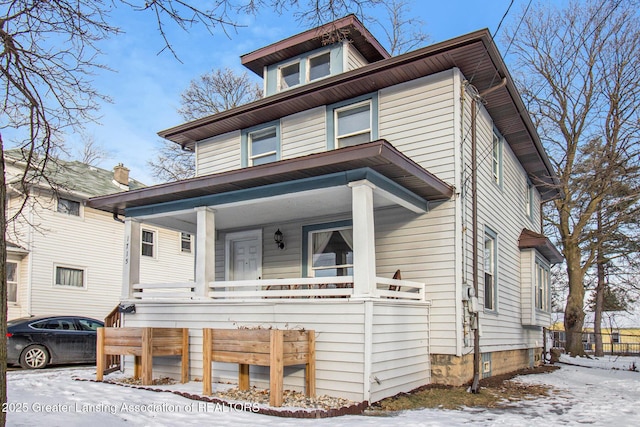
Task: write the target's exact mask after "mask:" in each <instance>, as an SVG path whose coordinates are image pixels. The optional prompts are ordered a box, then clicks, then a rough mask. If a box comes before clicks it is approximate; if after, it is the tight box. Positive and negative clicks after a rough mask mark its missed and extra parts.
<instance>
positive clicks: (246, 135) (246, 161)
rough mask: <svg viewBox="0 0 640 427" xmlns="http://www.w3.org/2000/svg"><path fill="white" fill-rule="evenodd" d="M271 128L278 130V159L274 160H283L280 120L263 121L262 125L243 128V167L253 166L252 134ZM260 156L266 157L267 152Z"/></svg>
mask: <svg viewBox="0 0 640 427" xmlns="http://www.w3.org/2000/svg"><path fill="white" fill-rule="evenodd" d="M269 128H275V131H276V151H275V155H276V159H275V160H274V162H277V161H279V160H281V153H282V141H281V138H280V120H274V121H272V122H268V123H263V124H261V125H258V126H253V127H250V128H246V129H243V130H242V132H241V134H240V165H241V167H243V168H246V167H251V166H253V164H252V161H251V160H252V158H251V147H250V145H251V138H250V136H251V134H254V133H258V132H261V131H266V130H268V129H269ZM271 154H273V152H270V154H269V155H271ZM260 157H266V154H263V155H261V156H260ZM270 163H273V162H270Z"/></svg>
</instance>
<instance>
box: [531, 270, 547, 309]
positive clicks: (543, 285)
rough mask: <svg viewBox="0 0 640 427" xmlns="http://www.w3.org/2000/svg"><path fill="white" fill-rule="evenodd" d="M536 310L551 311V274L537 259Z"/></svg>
mask: <svg viewBox="0 0 640 427" xmlns="http://www.w3.org/2000/svg"><path fill="white" fill-rule="evenodd" d="M535 274H536V277H535V289H536V308H537V309H538V310H543V311H549V304H550V303H549V290H550V282H549V280H550V274H549V267H548V266H547V265H546V264H544V263H542V262H541V261H540V260H538V259H536V273H535Z"/></svg>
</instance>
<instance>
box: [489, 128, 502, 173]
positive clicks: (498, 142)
mask: <svg viewBox="0 0 640 427" xmlns="http://www.w3.org/2000/svg"><path fill="white" fill-rule="evenodd" d="M492 153H493V155H492V161H491V172H492V174H493V182H495V183H496V184H501V183H502V137H501V136H500V135H499V134H498V131H496V130H494V131H493V141H492Z"/></svg>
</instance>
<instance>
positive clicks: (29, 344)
mask: <svg viewBox="0 0 640 427" xmlns="http://www.w3.org/2000/svg"><path fill="white" fill-rule="evenodd" d="M103 326H104V323H102V322H101V321H99V320H95V319H90V318H88V317H78V316H40V317H23V318H20V319H13V320H10V321H8V322H7V364H8V365H20V366H22V367H23V368H25V369H40V368H44V367H45V366H47V365H49V364H60V363H96V329H98V328H101V327H103Z"/></svg>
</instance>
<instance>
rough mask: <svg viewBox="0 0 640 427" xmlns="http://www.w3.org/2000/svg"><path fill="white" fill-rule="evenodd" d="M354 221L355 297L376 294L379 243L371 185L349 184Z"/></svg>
mask: <svg viewBox="0 0 640 427" xmlns="http://www.w3.org/2000/svg"><path fill="white" fill-rule="evenodd" d="M349 187H351V205H352V208H351V209H352V217H353V296H354V297H355V298H358V297H371V296H374V295H375V293H376V241H375V230H374V225H373V189H374V188H375V186H374V185H373V184H371V183H370V182H369V181H366V180H362V181H355V182H351V183H349Z"/></svg>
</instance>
